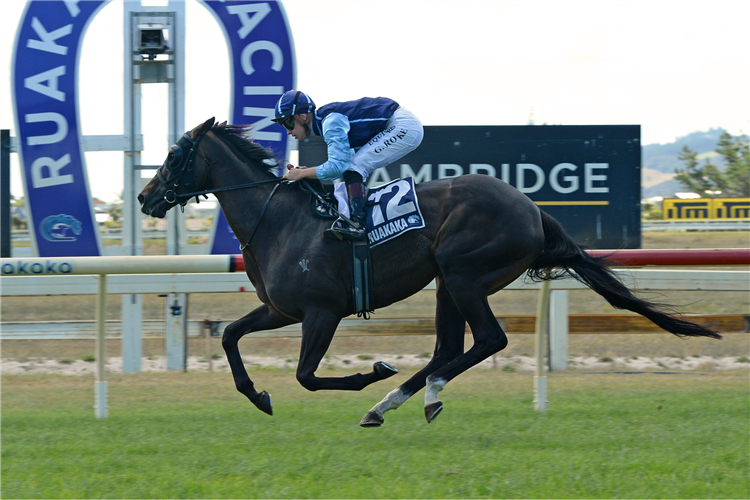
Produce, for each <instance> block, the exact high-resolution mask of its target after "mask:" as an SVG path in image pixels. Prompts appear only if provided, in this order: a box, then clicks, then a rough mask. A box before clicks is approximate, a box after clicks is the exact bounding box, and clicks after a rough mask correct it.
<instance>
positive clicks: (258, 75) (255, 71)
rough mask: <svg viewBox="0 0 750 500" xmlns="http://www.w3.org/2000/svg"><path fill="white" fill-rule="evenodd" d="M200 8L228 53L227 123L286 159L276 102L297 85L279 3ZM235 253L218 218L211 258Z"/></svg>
mask: <svg viewBox="0 0 750 500" xmlns="http://www.w3.org/2000/svg"><path fill="white" fill-rule="evenodd" d="M203 4H204V5H205V6H206V7H207V8H208V9H209V10H210V11H211V13H212V14H213V15H214V17H215V18H216V20H217V21H218V23H219V25H220V26H221V28H222V30H223V31H224V36H225V37H226V40H227V45H228V47H229V53H230V71H231V75H230V79H231V85H232V87H231V91H230V92H231V109H230V116H229V122H230V123H232V124H234V125H252V126H253V131H252V133H251V136H252V138H253V140H254V141H255V142H257V143H259V144H261V145H262V146H264V147H268V148H271V149H272V150H273V151H274V152H276V154H278V155H279V156H282V157H284V156H286V155H287V138H288V136H287V134H286V130H285V129H284V128H283V127H281V126H280V125H276V124H275V123H273V122H272V121H271V119H272V118H273V116H274V106H275V105H276V101H278V99H279V97H280V96H281V94H283V93H284V92H285V91H287V90H290V89H292V88H294V86H295V84H296V72H297V68H296V66H297V64H296V58H295V54H294V42H293V40H292V32H291V29H290V28H289V24H288V22H287V18H286V12H285V11H284V7H283V6H282V4H281V2H277V1H265V2H258V1H232V2H223V1H213V0H211V1H204V2H203ZM281 164H282V165H283V164H285V162H281ZM279 175H281V171H280V172H279ZM238 251H239V243H238V241H237V238H236V237H234V234H233V233H232V231H231V229H230V228H229V225H228V224H227V221H226V218H225V217H224V213H223V212H220V213H219V219H218V221H217V224H216V229H215V232H214V237H213V243H212V246H211V253H212V254H236V253H238Z"/></svg>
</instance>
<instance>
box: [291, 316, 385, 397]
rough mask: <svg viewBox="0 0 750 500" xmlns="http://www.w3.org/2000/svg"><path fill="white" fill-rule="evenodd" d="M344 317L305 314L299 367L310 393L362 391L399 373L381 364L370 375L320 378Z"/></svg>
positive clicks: (301, 379)
mask: <svg viewBox="0 0 750 500" xmlns="http://www.w3.org/2000/svg"><path fill="white" fill-rule="evenodd" d="M340 321H341V317H339V316H337V315H335V314H333V313H331V312H328V311H326V310H323V309H319V308H309V309H307V310H305V317H304V319H303V320H302V345H301V347H300V357H299V363H298V364H297V381H299V383H300V384H301V385H302V387H304V388H305V389H307V390H309V391H318V390H343V391H360V390H362V389H364V388H365V387H367V386H368V385H370V384H372V383H373V382H377V381H379V380H383V379H386V378H388V377H391V376H393V375H395V374H396V373H398V370H396V369H395V368H393V367H392V366H391V365H389V364H388V363H384V362H383V361H378V362H376V363H375V364H374V365H373V371H372V372H370V373H365V374H362V373H357V374H356V375H349V376H347V377H316V376H315V371H316V370H317V369H318V366H319V365H320V361H321V360H322V359H323V356H324V355H325V353H326V351H327V350H328V347H329V346H330V345H331V340H333V334H334V333H335V332H336V327H337V326H338V324H339V322H340Z"/></svg>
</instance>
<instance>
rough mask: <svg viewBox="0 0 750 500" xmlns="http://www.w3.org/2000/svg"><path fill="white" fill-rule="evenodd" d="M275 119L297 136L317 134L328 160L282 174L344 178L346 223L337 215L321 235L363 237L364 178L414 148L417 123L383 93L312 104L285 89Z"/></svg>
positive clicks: (295, 177)
mask: <svg viewBox="0 0 750 500" xmlns="http://www.w3.org/2000/svg"><path fill="white" fill-rule="evenodd" d="M275 111H276V117H275V118H274V119H273V121H274V122H276V123H278V124H279V125H282V126H283V127H284V128H286V129H287V134H289V135H291V136H293V137H294V138H295V139H297V140H299V141H301V140H302V139H305V138H306V137H310V135H319V136H322V137H323V139H324V140H325V142H326V145H327V147H328V161H327V162H325V163H323V164H322V165H318V166H317V167H312V168H308V167H302V166H300V167H297V168H294V169H292V170H289V171H288V172H287V173H286V174H284V178H285V179H288V180H292V181H296V180H300V179H313V178H318V179H321V180H333V179H337V178H339V177H343V178H344V182H345V183H346V192H347V195H348V196H349V210H350V219H351V220H352V222H354V223H356V225H350V224H348V223H346V222H345V221H344V220H343V219H341V218H339V219H338V220H336V221H335V222H334V223H333V225H332V226H331V228H330V229H327V230H326V232H325V236H326V237H328V238H332V239H338V240H341V239H348V240H355V241H366V240H367V229H366V226H365V220H366V219H365V186H364V182H365V181H366V180H367V177H368V176H369V175H370V174H371V173H372V172H373V171H374V170H375V169H378V168H381V167H385V166H386V165H389V164H391V163H393V162H395V161H397V160H399V159H401V158H402V157H404V156H405V155H406V154H407V153H409V152H411V151H413V150H414V149H416V148H417V146H419V144H420V143H421V142H422V137H423V135H424V131H423V129H422V123H421V122H420V121H419V119H418V118H417V117H416V116H414V114H412V113H411V112H410V111H408V110H406V109H405V108H402V107H401V106H399V104H398V103H397V102H396V101H393V100H391V99H388V98H385V97H374V98H372V97H363V98H362V99H358V100H356V101H348V102H332V103H330V104H326V105H324V106H321V107H320V108H317V109H316V107H315V103H314V102H313V100H312V99H310V97H309V96H308V95H307V94H305V93H304V92H300V91H297V90H289V91H287V92H285V93H284V94H283V95H282V96H281V98H280V99H279V102H278V103H276V110H275Z"/></svg>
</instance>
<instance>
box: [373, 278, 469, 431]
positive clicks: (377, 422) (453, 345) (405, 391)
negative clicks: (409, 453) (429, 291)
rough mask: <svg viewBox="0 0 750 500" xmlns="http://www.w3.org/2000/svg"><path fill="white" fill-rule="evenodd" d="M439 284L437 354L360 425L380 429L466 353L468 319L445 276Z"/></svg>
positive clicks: (436, 313) (439, 279)
mask: <svg viewBox="0 0 750 500" xmlns="http://www.w3.org/2000/svg"><path fill="white" fill-rule="evenodd" d="M436 282H437V293H436V298H437V306H436V309H435V332H436V336H435V351H434V353H433V355H432V359H431V360H430V362H429V363H427V365H426V366H425V367H424V368H422V369H421V370H419V371H418V372H417V373H415V374H414V375H413V376H412V377H411V378H410V379H409V380H407V381H406V382H404V383H403V384H401V386H399V387H398V388H396V389H394V390H392V391H391V392H389V393H388V394H387V395H386V397H385V398H383V400H382V401H380V402H379V403H378V404H376V405H375V406H373V407H372V409H371V410H370V411H368V412H367V413H366V414H365V416H364V417H363V418H362V421H361V422H360V423H359V425H361V426H362V427H380V426H381V425H382V424H383V422H384V420H385V419H384V418H383V415H384V414H385V412H387V411H390V410H395V409H397V408H398V407H400V406H401V405H402V404H404V402H406V400H407V399H409V398H410V397H411V396H413V395H414V394H416V393H417V392H418V391H419V390H421V389H422V388H423V387H424V386H425V383H426V380H427V377H428V375H430V374H431V373H433V372H434V371H435V370H437V369H438V368H441V367H443V366H445V365H447V364H448V363H450V362H451V361H453V360H454V359H456V358H457V357H458V356H459V355H461V354H462V353H463V352H464V337H465V336H466V334H465V332H466V320H465V319H464V317H463V316H462V315H461V313H460V312H459V310H458V308H457V307H456V304H455V303H454V302H453V298H452V297H451V295H450V293H449V292H448V289H447V288H446V287H445V282H444V281H443V279H442V277H440V276H438V277H437V279H436Z"/></svg>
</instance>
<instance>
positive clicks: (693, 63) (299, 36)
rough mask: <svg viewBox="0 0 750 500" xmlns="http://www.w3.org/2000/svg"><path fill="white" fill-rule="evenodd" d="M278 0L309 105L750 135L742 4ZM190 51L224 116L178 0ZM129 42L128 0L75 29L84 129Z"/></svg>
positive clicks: (8, 38)
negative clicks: (80, 37) (363, 104)
mask: <svg viewBox="0 0 750 500" xmlns="http://www.w3.org/2000/svg"><path fill="white" fill-rule="evenodd" d="M163 3H165V2H163ZM24 4H25V2H24V1H22V0H3V1H2V2H0V128H4V129H5V128H8V129H11V135H13V136H14V135H15V126H14V120H13V112H12V107H11V105H10V103H11V92H10V65H11V57H12V50H13V42H14V39H15V31H16V27H17V25H18V22H19V21H20V18H21V15H22V12H23V8H24ZM144 4H145V5H159V4H160V3H159V2H144ZM283 4H284V8H285V10H286V13H287V17H288V20H289V24H290V26H291V29H292V33H293V36H294V43H295V51H296V55H297V83H298V88H299V89H301V90H303V91H305V92H306V93H307V94H309V95H310V96H311V97H312V98H313V99H314V100H315V102H316V103H318V105H321V104H325V103H327V102H331V101H343V100H349V99H356V98H359V97H363V96H387V97H391V98H393V99H395V100H397V101H398V102H399V103H401V104H402V105H404V106H405V107H407V108H409V109H410V110H411V111H413V112H414V113H415V114H416V115H417V116H418V117H419V118H420V119H421V121H422V123H423V124H425V125H525V124H527V123H529V121H530V120H533V122H534V123H535V124H537V125H541V124H545V123H546V124H555V125H556V124H562V125H633V124H635V125H641V134H642V137H641V139H642V140H641V142H642V144H644V145H645V144H654V143H668V142H672V141H674V140H675V139H676V138H677V137H680V136H684V135H687V134H689V133H691V132H695V131H699V130H704V131H705V130H708V129H710V128H715V127H723V128H725V129H726V130H728V131H729V132H730V133H732V134H735V135H736V134H740V133H745V134H747V133H750V31H748V30H747V20H748V19H750V2H749V1H747V0H696V1H690V0H679V1H672V0H626V1H619V0H595V1H579V0H576V1H573V0H460V1H459V0H398V1H392V0H315V1H311V0H286V1H284V2H283ZM186 52H187V60H186V80H187V89H186V94H187V96H186V110H185V114H186V127H187V128H192V127H193V126H195V125H197V124H199V123H202V122H203V121H204V120H206V119H207V118H209V117H211V116H216V118H217V119H218V120H220V121H223V120H224V119H227V118H228V114H229V81H228V76H229V62H228V55H227V50H226V45H225V42H224V37H223V35H222V34H221V31H220V29H219V27H218V25H217V24H216V22H215V21H214V19H213V17H212V16H211V15H210V14H209V13H208V11H207V10H206V9H205V8H204V7H203V6H202V5H200V4H199V3H198V2H197V1H196V0H187V38H186ZM122 53H123V49H122V5H121V4H120V2H118V1H117V0H115V1H113V2H111V3H110V4H108V5H107V6H106V7H104V8H103V9H102V10H101V11H100V13H99V14H97V16H96V17H95V18H94V20H93V21H92V23H91V25H90V27H89V30H88V32H87V34H86V36H85V38H84V44H83V51H82V54H81V61H80V74H81V77H80V88H79V95H80V96H82V97H81V104H80V106H81V108H80V115H81V121H82V130H83V134H84V135H86V134H96V135H102V134H122V133H123V118H122V107H123V104H122V102H123V97H122V96H123V83H122V68H123V60H122ZM222 75H227V77H226V78H225V79H223V80H222ZM208 89H210V91H209V90H208ZM166 93H167V86H166V85H144V86H143V110H144V111H143V114H144V120H143V132H144V141H145V148H146V151H144V153H143V163H144V164H161V163H162V161H163V159H164V155H165V152H166V150H167V148H168V144H167V143H166V134H167V121H166V112H167V107H166ZM11 156H12V164H13V169H12V171H11V177H12V182H11V184H12V185H11V189H12V193H13V195H14V196H16V197H20V196H23V190H22V187H21V180H20V172H19V170H18V166H17V155H15V154H14V155H11ZM122 156H123V155H122V153H118V152H98V153H87V154H86V161H87V167H88V173H89V180H90V185H91V189H92V194H93V195H94V196H95V197H98V198H100V199H103V200H105V201H112V200H114V199H116V198H117V197H118V196H119V195H120V194H121V191H122V175H123V174H122V170H123V169H122V162H123V159H122Z"/></svg>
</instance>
